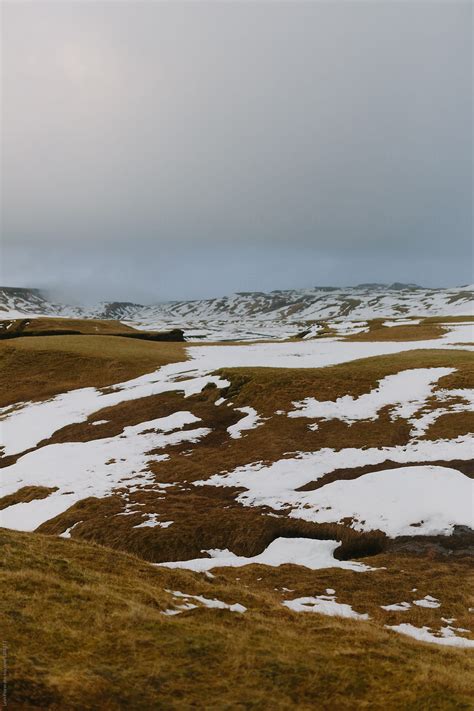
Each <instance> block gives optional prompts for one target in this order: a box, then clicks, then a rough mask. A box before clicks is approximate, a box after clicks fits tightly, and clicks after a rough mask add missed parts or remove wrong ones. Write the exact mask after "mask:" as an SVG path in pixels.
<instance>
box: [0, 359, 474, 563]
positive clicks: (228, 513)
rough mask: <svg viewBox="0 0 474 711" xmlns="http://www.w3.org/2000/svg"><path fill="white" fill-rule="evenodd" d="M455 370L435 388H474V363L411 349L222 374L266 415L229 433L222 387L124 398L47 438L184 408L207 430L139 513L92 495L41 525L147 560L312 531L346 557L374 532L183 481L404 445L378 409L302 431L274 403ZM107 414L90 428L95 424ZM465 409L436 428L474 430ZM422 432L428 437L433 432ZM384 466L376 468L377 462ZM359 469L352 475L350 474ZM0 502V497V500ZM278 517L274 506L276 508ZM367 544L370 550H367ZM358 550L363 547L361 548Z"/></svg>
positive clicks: (259, 545)
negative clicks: (148, 521)
mask: <svg viewBox="0 0 474 711" xmlns="http://www.w3.org/2000/svg"><path fill="white" fill-rule="evenodd" d="M447 365H451V366H454V367H456V368H457V371H456V372H455V373H453V374H452V375H449V376H447V377H445V378H443V379H441V380H440V387H448V388H461V387H473V386H474V360H473V358H472V354H470V353H468V352H465V351H449V352H448V351H411V352H408V353H401V354H399V355H397V356H390V357H385V356H383V357H380V358H371V359H365V360H360V361H356V362H354V363H348V364H343V365H338V366H334V367H330V368H324V369H314V370H313V369H299V370H297V369H267V368H255V369H249V368H246V369H232V370H226V371H224V374H225V377H228V378H229V379H230V380H231V381H232V385H231V387H230V389H229V392H228V394H227V395H228V398H229V399H231V400H232V401H233V402H234V407H235V406H243V405H251V406H253V407H255V408H256V410H257V411H258V412H259V413H260V414H261V415H263V416H264V417H266V418H268V419H266V420H265V422H264V424H263V425H261V426H260V427H257V428H256V429H254V430H250V431H248V432H247V433H246V436H245V437H242V438H241V439H231V438H230V437H229V436H228V434H227V431H226V428H227V427H228V426H229V425H230V424H232V423H233V422H235V420H236V419H238V417H239V414H238V413H235V411H234V409H233V408H228V407H226V406H225V405H223V406H220V407H216V406H215V405H214V401H215V400H216V399H217V398H218V397H220V395H221V391H219V390H217V389H212V388H210V389H206V390H205V391H204V392H203V393H202V394H200V395H196V396H193V397H190V398H187V399H186V400H184V399H183V398H182V396H181V395H180V394H178V393H166V394H163V395H157V396H152V397H149V398H143V399H141V400H139V401H133V402H126V403H123V404H122V405H118V406H116V407H113V408H108V409H104V410H101V411H99V412H97V413H95V414H94V415H93V416H92V417H91V418H90V421H89V422H87V423H82V424H79V425H71V426H69V427H66V428H64V429H63V430H60V431H59V432H57V433H56V434H55V435H54V436H53V437H52V438H51V440H49V441H48V442H51V443H56V442H62V441H66V442H67V441H74V440H77V441H81V440H88V439H92V438H98V437H106V436H112V435H117V434H119V433H120V432H121V431H122V429H123V427H124V426H125V425H126V424H136V423H138V422H143V421H147V420H151V419H153V418H155V417H164V416H167V415H169V414H170V413H172V412H175V411H177V410H190V411H191V412H192V413H193V414H194V415H196V416H197V417H199V418H201V420H202V426H205V427H209V428H210V429H211V430H212V433H211V434H210V435H209V436H207V437H205V438H204V439H203V440H202V441H200V442H199V443H198V444H197V445H190V444H189V443H184V444H183V445H182V446H177V447H170V448H168V449H167V450H166V453H167V454H168V455H169V460H168V461H164V462H159V463H158V464H156V465H152V467H151V468H152V470H153V472H154V473H155V475H156V480H157V481H159V482H166V483H170V484H173V486H172V487H170V488H168V489H167V491H166V496H165V497H163V494H162V492H161V491H158V492H157V491H156V489H155V490H154V489H153V487H148V488H145V489H142V490H141V491H139V492H136V493H133V494H131V495H130V501H132V502H136V503H139V504H141V507H140V509H139V511H138V512H137V514H134V515H130V516H117V515H116V514H118V513H120V512H121V511H122V510H123V507H124V501H123V500H122V498H121V497H120V496H110V497H107V498H105V499H101V500H97V499H94V498H90V499H86V500H84V501H81V502H79V503H78V504H76V505H75V506H73V507H71V508H70V509H69V510H68V511H66V512H65V513H63V514H61V515H60V516H57V517H56V518H55V519H52V520H51V521H49V522H47V523H45V524H44V525H43V526H42V528H41V530H42V531H43V532H46V533H61V532H62V531H64V530H65V529H66V528H68V527H70V526H72V525H73V524H75V523H77V522H78V521H82V522H83V523H81V524H79V525H78V526H77V527H76V528H75V529H74V532H73V536H74V537H76V536H77V537H80V538H85V539H87V540H94V541H97V542H99V543H102V544H107V545H111V546H114V547H117V548H121V549H123V550H127V551H129V552H133V553H135V554H138V555H141V556H142V557H144V558H146V559H148V560H152V561H163V560H179V559H186V558H190V557H196V556H199V555H200V551H201V550H202V549H208V548H229V549H230V550H232V551H234V552H235V553H238V554H241V555H256V554H257V553H260V552H261V551H262V550H263V548H265V546H266V545H268V543H269V542H270V541H271V540H273V539H274V538H275V537H277V536H278V535H282V534H283V535H284V534H285V533H286V534H287V535H289V534H292V535H309V536H315V537H322V538H327V537H330V538H337V539H339V540H343V541H344V542H345V546H346V550H347V552H348V555H351V556H353V555H357V554H358V551H360V552H362V553H368V552H369V550H373V548H374V546H375V549H377V546H378V545H379V544H380V537H377V536H376V535H375V536H374V534H366V535H364V534H362V536H361V535H359V534H356V533H355V532H354V531H353V530H352V529H350V528H349V529H344V528H343V527H342V526H335V525H331V524H330V525H325V526H318V525H317V524H310V523H306V522H303V521H298V520H296V519H287V518H286V517H284V516H283V517H280V518H275V517H270V516H266V515H264V514H265V509H264V508H257V507H243V506H242V505H240V504H238V503H237V502H236V501H235V497H236V495H237V493H239V492H238V491H235V490H234V489H232V488H226V487H213V486H212V487H211V486H199V487H198V486H192V487H190V485H189V482H192V481H197V480H200V479H204V480H205V479H207V478H208V477H209V476H211V475H212V474H215V473H218V472H222V471H232V470H233V469H235V468H236V467H238V466H242V465H245V464H249V463H251V462H255V461H259V460H264V461H267V462H273V461H276V460H277V459H280V458H283V457H288V456H292V454H293V455H294V453H295V452H298V451H315V450H317V449H318V448H321V447H334V448H336V449H339V448H341V447H361V446H373V447H380V446H384V445H387V446H393V445H404V444H406V443H407V442H408V441H409V439H410V435H409V431H410V427H409V425H408V424H407V423H406V422H405V421H403V420H402V421H392V420H391V419H390V418H389V416H388V414H387V413H382V414H381V416H380V417H379V418H378V419H377V420H375V421H369V422H357V423H354V424H352V425H348V424H347V423H343V422H338V421H330V422H326V423H321V424H320V427H319V429H318V430H317V431H315V432H312V431H310V430H309V429H308V423H309V422H310V420H306V419H305V418H297V419H290V418H288V417H286V416H285V415H275V411H276V410H278V409H279V408H282V409H283V410H286V409H290V408H291V403H292V401H293V400H299V399H302V398H303V397H306V396H314V397H317V398H319V399H322V400H325V399H330V400H333V399H335V398H337V397H339V396H341V395H344V394H346V393H348V392H349V393H351V394H353V395H360V394H361V393H363V392H368V391H370V389H371V388H373V387H375V385H376V383H377V381H378V379H380V378H382V377H384V376H386V375H388V374H390V373H396V372H398V371H400V370H402V369H404V368H413V367H427V366H432V367H434V366H438V367H439V366H447ZM102 419H104V420H107V422H106V423H105V424H103V425H98V426H91V424H90V423H91V422H93V421H94V420H102ZM473 425H474V422H473V415H471V414H470V413H461V414H458V413H456V414H450V415H446V416H445V418H444V420H443V422H442V423H441V424H440V425H438V426H437V429H436V432H435V434H436V435H438V436H443V437H448V438H452V437H456V436H457V435H458V434H461V433H463V432H469V431H472V429H473ZM432 436H433V435H432V433H431V431H430V430H429V431H428V433H427V437H432ZM379 468H383V467H379ZM362 473H363V471H356V472H355V474H356V475H360V474H362ZM331 476H332V478H334V477H337V478H351V477H352V476H354V472H353V471H351V470H350V469H348V470H344V471H341V470H339V471H338V472H336V473H334V474H333V475H331ZM0 503H1V502H0ZM142 511H147V512H149V513H151V512H153V513H157V514H159V515H160V516H162V517H164V518H163V520H172V521H174V522H175V523H174V524H173V526H170V527H169V528H166V529H163V528H159V527H156V528H140V529H135V528H134V526H135V525H137V524H138V523H140V521H141V520H142V519H141V515H142ZM280 513H281V512H280ZM365 545H367V546H368V547H365ZM359 546H360V548H359Z"/></svg>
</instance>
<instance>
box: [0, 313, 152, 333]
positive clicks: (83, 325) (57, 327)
mask: <svg viewBox="0 0 474 711" xmlns="http://www.w3.org/2000/svg"><path fill="white" fill-rule="evenodd" d="M3 324H5V326H6V325H8V324H12V325H11V326H10V328H9V329H8V331H9V332H10V333H15V332H21V333H29V332H39V331H61V330H65V331H79V332H80V333H84V334H90V335H96V334H100V335H102V334H107V333H110V334H112V333H121V332H123V333H139V331H137V330H136V329H135V328H132V327H131V326H127V325H125V324H124V323H121V322H120V321H114V320H112V319H93V318H88V319H85V318H59V317H54V318H52V317H44V318H31V319H29V318H23V319H14V320H13V321H0V325H3Z"/></svg>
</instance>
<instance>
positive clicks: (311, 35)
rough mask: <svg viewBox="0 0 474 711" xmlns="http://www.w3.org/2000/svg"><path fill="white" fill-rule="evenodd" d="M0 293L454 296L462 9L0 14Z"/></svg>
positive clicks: (468, 87)
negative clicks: (355, 289) (360, 286)
mask: <svg viewBox="0 0 474 711" xmlns="http://www.w3.org/2000/svg"><path fill="white" fill-rule="evenodd" d="M2 15H3V18H2V19H3V22H2V35H3V36H2V46H3V50H2V93H3V111H2V135H1V138H2V278H1V281H2V282H3V284H6V285H12V286H38V287H43V288H49V289H53V290H54V291H55V292H56V293H58V292H60V293H64V294H65V295H66V296H69V297H70V298H73V299H75V300H79V301H80V300H86V301H91V300H96V299H101V298H107V299H124V300H134V301H141V302H144V301H145V302H150V301H158V300H168V299H179V298H198V297H206V296H215V295H220V294H225V293H229V292H231V291H236V290H267V289H275V288H291V287H307V286H312V285H317V284H335V285H343V284H354V283H358V282H363V281H411V282H417V283H420V284H423V285H428V286H435V285H440V286H442V285H455V284H462V283H467V282H470V281H472V5H471V3H470V2H451V3H448V2H446V3H434V2H433V3H431V2H421V3H417V2H415V1H411V2H410V3H405V2H380V3H371V2H357V1H355V2H338V1H337V0H336V2H327V3H325V2H281V3H269V2H263V1H262V2H256V1H255V2H249V3H246V2H234V3H222V2H209V3H208V2H203V1H202V0H200V2H195V3H192V2H191V3H184V2H179V1H178V2H173V3H171V2H169V3H167V2H156V3H155V2H143V3H141V2H134V3H131V2H130V3H119V2H117V3H116V2H68V1H67V0H66V1H64V2H61V3H59V2H57V3H49V2H42V1H39V2H21V3H17V2H4V3H3V5H2Z"/></svg>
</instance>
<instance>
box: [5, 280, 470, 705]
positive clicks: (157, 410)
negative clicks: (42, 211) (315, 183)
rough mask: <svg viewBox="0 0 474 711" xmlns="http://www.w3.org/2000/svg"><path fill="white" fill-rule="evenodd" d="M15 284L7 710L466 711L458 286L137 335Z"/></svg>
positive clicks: (182, 321)
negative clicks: (360, 306)
mask: <svg viewBox="0 0 474 711" xmlns="http://www.w3.org/2000/svg"><path fill="white" fill-rule="evenodd" d="M18 291H20V290H18ZM32 293H33V296H34V298H32V295H31V293H23V296H22V299H23V301H22V302H20V301H19V300H18V299H19V298H20V297H19V296H18V294H17V295H16V296H15V297H14V298H15V299H16V301H12V299H13V297H12V296H11V294H10V296H9V299H10V300H9V301H6V300H5V299H4V300H3V301H2V305H3V309H4V317H3V321H2V324H3V328H4V329H5V330H10V329H12V328H17V324H18V323H19V322H21V323H22V324H23V328H25V329H28V328H30V329H31V333H30V334H29V335H26V333H25V334H24V335H22V333H21V332H20V334H19V335H18V336H17V337H15V338H6V339H3V340H2V339H0V362H1V363H2V374H3V375H2V381H1V402H0V408H1V409H0V417H1V432H2V457H1V459H0V466H1V477H2V489H1V495H0V522H1V526H2V529H1V540H2V548H3V550H4V552H5V565H4V567H3V571H2V576H3V584H2V588H3V589H5V590H7V591H8V592H7V594H6V596H4V599H3V602H2V606H3V607H4V617H5V621H6V634H7V638H8V640H9V647H10V649H11V652H10V653H11V657H12V661H11V668H10V674H11V681H10V685H9V688H10V691H9V693H10V695H11V698H12V702H11V703H12V705H13V707H14V708H15V705H14V704H15V703H17V704H18V705H17V706H16V707H17V708H26V707H28V708H41V707H42V706H43V707H44V706H47V707H48V708H58V709H59V708H65V707H67V708H73V709H75V708H77V709H79V708H81V709H82V708H91V709H94V708H98V707H99V706H101V705H103V704H105V706H104V707H105V708H112V709H113V708H122V707H123V706H124V705H128V704H131V706H132V707H133V708H135V707H138V706H139V707H140V708H166V709H168V708H189V707H192V706H193V704H194V703H196V700H197V699H199V698H202V696H203V694H204V693H207V694H209V707H210V708H215V707H216V703H217V704H218V706H217V707H219V708H241V707H244V708H267V707H268V698H267V695H268V694H270V695H271V697H272V707H273V708H290V707H291V706H293V705H295V704H296V705H298V707H299V708H308V709H309V708H321V709H325V708H327V709H330V708H331V709H333V708H341V709H345V708H347V709H349V708H354V705H353V704H354V702H356V703H357V704H358V705H359V707H360V708H364V707H365V706H366V705H367V704H369V705H370V708H394V709H396V708H425V707H429V708H430V709H453V708H466V709H468V708H469V697H470V694H472V692H473V691H474V684H473V683H472V680H473V673H474V666H473V663H472V650H471V649H470V648H472V647H474V624H473V610H474V600H473V599H472V593H471V590H472V587H473V586H472V583H473V579H472V556H473V554H474V530H473V529H474V521H473V516H474V511H473V477H474V469H473V457H472V453H473V428H474V418H473V407H472V406H473V402H474V360H473V356H472V350H473V338H472V336H473V322H474V319H473V317H472V313H471V314H470V313H466V311H469V308H470V306H469V307H466V306H463V305H462V304H463V303H466V304H467V303H470V302H468V301H463V300H464V296H463V297H462V299H461V298H460V299H457V300H455V301H453V302H452V303H455V304H457V308H453V310H452V312H451V313H450V312H448V311H447V310H446V309H447V305H446V304H447V298H446V294H444V295H443V296H442V298H441V295H439V294H438V295H437V296H436V299H435V298H433V299H432V302H431V306H430V307H429V308H428V307H427V305H426V304H427V302H426V301H423V299H422V300H421V301H420V302H419V304H418V306H417V308H413V311H412V310H411V308H410V310H409V312H408V313H405V314H403V316H401V315H400V309H401V307H402V306H403V302H404V301H405V302H406V301H407V298H408V297H407V295H406V294H405V293H404V290H403V289H402V290H401V293H402V296H403V298H402V299H401V301H399V302H397V303H396V304H394V303H392V304H391V305H390V308H389V309H388V310H386V311H385V313H383V314H382V315H380V313H379V311H378V308H379V307H378V306H377V304H379V305H380V304H381V303H385V304H387V299H388V298H389V296H390V299H392V301H393V300H394V299H395V296H394V294H395V293H396V290H392V291H391V292H390V295H389V296H387V294H379V295H378V296H377V299H376V304H375V305H373V309H372V311H371V313H370V314H366V317H365V319H364V320H360V318H359V317H360V316H361V313H360V312H358V311H357V310H356V311H355V312H354V314H353V316H354V318H352V317H349V316H345V317H342V316H341V315H340V312H339V315H338V316H337V317H334V318H328V317H327V316H325V317H324V319H320V320H314V321H313V322H312V323H311V324H308V323H306V325H307V326H308V328H307V329H306V333H304V335H302V333H301V331H299V332H297V333H295V331H297V329H300V328H301V327H302V325H303V321H302V320H301V319H300V316H301V314H299V315H298V317H297V318H298V320H295V321H293V320H291V324H292V326H291V329H290V330H291V331H292V332H291V333H288V332H287V328H288V323H289V321H288V313H287V314H286V317H285V318H280V317H281V313H279V314H278V313H277V314H276V313H274V312H273V311H272V312H271V318H270V317H269V318H267V315H266V312H265V309H262V303H261V300H260V301H258V300H256V301H254V308H255V309H256V310H257V311H258V313H257V314H256V316H255V318H256V319H257V320H259V323H263V322H264V321H265V322H266V323H267V326H266V328H267V332H266V333H265V335H264V336H263V337H262V338H260V339H259V338H257V337H256V336H255V335H253V336H252V337H251V335H252V334H251V333H250V331H251V329H248V330H246V315H245V314H244V315H241V314H240V315H238V318H237V316H236V314H235V313H234V311H233V309H232V308H227V310H226V311H225V314H223V315H222V314H221V315H220V317H219V318H221V319H222V322H224V321H225V324H226V325H225V327H224V326H223V327H222V331H221V332H220V336H221V338H218V335H219V329H220V328H221V327H220V326H219V325H218V323H217V322H216V321H215V320H213V317H212V318H211V316H209V319H208V320H206V324H207V326H206V328H205V329H204V330H205V334H206V338H205V339H204V342H203V339H202V338H201V337H199V338H198V337H196V336H195V335H194V336H193V328H192V325H191V328H190V327H189V325H190V323H191V322H193V318H194V317H193V315H192V314H193V310H192V308H191V306H190V307H189V310H188V312H187V313H186V314H185V315H180V310H179V309H177V310H176V311H174V312H173V313H174V319H173V321H171V320H170V321H169V322H167V321H166V318H164V317H161V318H160V319H159V318H156V317H154V319H155V320H152V319H149V320H148V321H147V324H148V326H147V328H149V329H150V330H153V331H160V332H163V331H164V330H165V329H171V328H173V329H180V330H182V331H183V332H184V338H185V339H186V340H185V341H183V340H181V341H179V340H176V341H174V342H173V341H166V342H158V341H156V340H154V341H150V340H143V339H135V338H129V334H130V332H132V333H134V332H135V331H134V330H133V329H137V330H139V329H140V328H141V327H142V326H143V323H144V321H142V315H143V314H141V315H139V316H137V315H135V317H134V318H136V320H134V319H132V318H131V317H130V312H129V313H128V314H127V318H126V319H124V322H122V321H121V320H117V321H113V320H110V319H104V314H103V313H101V314H99V313H96V314H95V315H94V316H93V315H92V313H91V314H89V318H85V316H84V314H82V315H77V314H76V315H75V316H74V317H73V316H72V315H71V316H69V317H68V316H66V315H65V312H64V309H65V308H66V307H64V308H63V311H62V313H61V315H59V314H55V315H51V314H50V313H49V307H46V306H44V304H43V311H44V312H43V313H41V308H42V305H41V303H40V301H38V299H39V298H40V297H39V296H38V295H36V294H35V293H34V292H32ZM377 293H378V292H377ZM397 293H398V292H397ZM263 298H264V297H262V299H263ZM272 298H273V297H272ZM331 298H333V295H332V294H331ZM410 298H411V297H410ZM443 300H444V301H443ZM27 302H28V304H29V305H28V306H27ZM255 304H259V305H258V307H257V305H255ZM13 307H15V309H18V308H19V307H22V308H23V309H24V312H22V313H20V312H19V311H18V310H15V309H14V308H13ZM30 307H31V309H32V311H31V312H30V311H29V308H30ZM183 308H184V307H183ZM193 308H197V307H193ZM287 308H288V307H287ZM306 308H309V307H306ZM384 308H385V307H384ZM259 309H260V310H259ZM33 310H36V313H34V314H33ZM57 310H58V311H59V310H60V309H57ZM436 310H438V311H440V313H437V314H434V313H433V311H436ZM277 311H278V309H277ZM313 315H314V314H313ZM195 317H196V319H198V318H201V316H198V314H197V313H196V316H195ZM94 318H95V319H96V320H93V319H94ZM97 319H99V320H97ZM219 323H220V322H219ZM9 324H12V325H11V326H10V327H9ZM25 324H26V325H25ZM252 328H253V327H252ZM70 331H75V333H71V332H70ZM270 333H271V335H270ZM229 334H231V335H232V338H228V336H229ZM239 334H240V335H239ZM243 334H244V335H245V337H244V335H243ZM211 337H212V339H211ZM38 606H41V608H42V610H44V613H43V612H41V611H40V609H39V607H38ZM38 619H39V620H40V621H39V636H38V639H37V641H34V642H33V641H32V637H34V633H33V630H32V624H33V620H36V624H37V621H38ZM91 625H94V627H95V628H96V633H95V634H94V636H93V638H92V637H88V636H87V629H88V628H89V627H90V626H91ZM38 645H39V646H38ZM60 650H61V651H60ZM125 659H127V660H128V661H127V662H125ZM34 660H35V661H34ZM323 662H324V663H323ZM78 665H79V666H78ZM224 679H225V680H226V681H225V682H224ZM84 689H87V701H86V702H84V698H83V696H82V691H81V690H84ZM144 689H146V690H145V691H144ZM204 689H207V691H206V692H204ZM139 699H140V700H139ZM420 699H423V704H424V705H420ZM217 700H218V701H217ZM351 704H352V705H351Z"/></svg>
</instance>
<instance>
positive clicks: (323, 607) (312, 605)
mask: <svg viewBox="0 0 474 711" xmlns="http://www.w3.org/2000/svg"><path fill="white" fill-rule="evenodd" d="M282 605H284V606H285V607H288V608H289V609H290V610H293V611H294V612H317V613H319V614H320V615H329V616H330V617H350V618H351V619H353V620H368V619H370V618H369V615H368V614H367V613H360V612H355V610H353V609H352V607H351V606H350V605H346V604H343V603H340V602H336V597H335V596H334V595H318V596H316V597H297V598H296V599H295V600H284V601H283V602H282Z"/></svg>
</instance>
